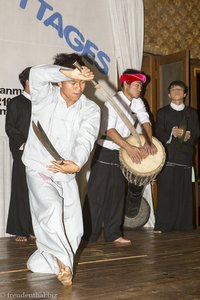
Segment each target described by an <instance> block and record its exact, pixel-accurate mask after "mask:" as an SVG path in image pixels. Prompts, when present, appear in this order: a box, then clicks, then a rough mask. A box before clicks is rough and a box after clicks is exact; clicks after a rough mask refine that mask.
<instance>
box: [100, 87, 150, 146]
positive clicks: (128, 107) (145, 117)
mask: <svg viewBox="0 0 200 300" xmlns="http://www.w3.org/2000/svg"><path fill="white" fill-rule="evenodd" d="M113 99H114V101H115V102H116V103H117V105H118V106H119V107H120V108H121V110H122V111H123V113H124V114H125V115H126V117H127V118H128V119H129V120H130V122H131V123H132V124H135V122H136V119H138V121H139V124H138V126H137V127H136V130H137V132H138V133H141V132H142V128H141V125H142V124H144V123H147V122H148V123H150V120H149V114H148V113H147V111H146V108H145V105H144V102H143V100H142V99H141V98H137V99H136V98H133V99H132V101H130V100H129V99H128V98H127V97H126V96H125V95H124V93H123V92H122V91H120V92H118V93H117V94H116V95H115V96H114V97H113ZM111 128H115V129H116V130H117V132H118V133H119V134H120V135H121V136H122V137H124V138H126V137H128V136H129V135H130V131H129V129H128V128H127V127H126V125H125V124H124V122H123V121H122V120H121V118H120V117H119V116H118V114H117V112H116V111H115V110H114V108H113V107H112V105H111V104H110V103H109V102H106V103H105V105H104V108H103V111H102V121H101V129H100V137H102V136H104V135H105V132H106V131H107V130H108V129H111ZM97 143H98V144H99V145H101V146H103V147H106V148H108V149H111V150H118V149H119V148H120V147H119V146H118V145H117V144H115V143H114V142H113V141H111V140H108V139H106V140H105V139H102V138H100V139H99V140H98V141H97Z"/></svg>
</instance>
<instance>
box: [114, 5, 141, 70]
mask: <svg viewBox="0 0 200 300" xmlns="http://www.w3.org/2000/svg"><path fill="white" fill-rule="evenodd" d="M109 9H110V17H111V24H112V31H113V36H114V48H115V56H116V60H117V66H118V72H119V74H121V73H122V72H123V71H124V70H125V69H127V68H133V69H139V70H140V68H141V65H142V56H143V40H144V8H143V0H109Z"/></svg>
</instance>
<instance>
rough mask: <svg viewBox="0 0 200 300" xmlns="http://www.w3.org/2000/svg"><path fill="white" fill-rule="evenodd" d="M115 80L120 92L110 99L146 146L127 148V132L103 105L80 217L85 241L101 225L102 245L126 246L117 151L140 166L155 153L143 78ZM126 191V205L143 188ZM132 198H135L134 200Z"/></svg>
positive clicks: (127, 75) (130, 73) (128, 75)
mask: <svg viewBox="0 0 200 300" xmlns="http://www.w3.org/2000/svg"><path fill="white" fill-rule="evenodd" d="M119 80H120V82H121V85H122V91H120V92H118V93H117V94H116V95H115V96H114V97H113V99H114V101H115V102H116V104H117V105H118V106H119V107H120V108H121V110H122V111H123V112H124V114H125V115H126V116H127V118H128V119H129V120H130V122H131V123H132V124H135V123H136V122H138V123H139V124H140V125H141V127H140V128H143V130H144V131H145V132H146V135H147V137H148V142H146V143H145V144H144V146H143V147H135V146H132V145H130V144H129V143H128V142H127V141H126V138H127V137H128V136H129V135H130V131H129V129H128V128H127V127H126V125H125V124H124V123H123V121H122V120H121V118H120V117H119V116H118V114H117V113H116V111H115V110H114V109H113V107H112V106H111V105H110V103H108V102H106V103H105V105H104V108H103V112H102V123H101V129H100V139H99V140H98V141H97V147H96V150H95V153H94V157H93V161H92V167H91V174H90V178H89V182H88V195H87V198H86V201H85V204H84V210H83V212H84V214H83V215H84V221H85V222H84V225H85V238H86V239H89V240H90V241H91V242H94V241H96V240H97V239H98V237H99V235H100V233H101V229H102V225H103V227H104V239H105V240H106V241H108V242H115V243H118V244H125V245H126V244H127V245H128V244H130V243H131V241H130V240H128V239H125V238H123V235H122V231H121V226H122V224H123V212H124V200H125V193H126V190H125V187H126V184H125V183H126V182H125V178H124V176H123V174H122V171H121V169H120V165H119V148H120V147H121V148H124V149H125V150H126V151H127V153H128V155H129V156H130V157H131V159H132V161H133V162H135V163H137V164H139V163H141V160H142V159H143V158H145V157H146V156H147V155H148V154H155V153H156V152H157V149H156V147H155V146H154V145H153V144H152V143H151V138H152V127H151V123H150V120H149V114H148V113H147V111H146V108H145V105H144V103H143V101H142V99H141V98H139V97H140V93H141V90H142V85H143V83H145V81H146V76H145V75H144V74H142V73H140V72H139V71H137V70H133V69H127V70H126V71H124V73H123V74H122V75H121V76H120V78H119ZM135 125H136V124H135ZM136 130H138V128H136ZM129 189H131V195H133V196H132V197H131V199H128V202H129V200H130V202H132V201H141V198H142V192H143V187H137V186H134V185H129ZM135 195H137V197H135V198H134V196H135ZM128 206H129V204H128ZM88 210H89V212H88ZM89 214H90V215H89ZM89 219H90V220H89ZM89 221H90V222H91V223H90V222H89Z"/></svg>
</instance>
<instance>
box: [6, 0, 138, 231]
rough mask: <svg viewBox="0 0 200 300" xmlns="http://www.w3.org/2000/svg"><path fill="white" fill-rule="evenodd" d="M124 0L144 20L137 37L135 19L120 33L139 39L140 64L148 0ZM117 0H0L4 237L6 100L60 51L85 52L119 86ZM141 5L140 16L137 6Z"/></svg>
mask: <svg viewBox="0 0 200 300" xmlns="http://www.w3.org/2000/svg"><path fill="white" fill-rule="evenodd" d="M120 1H121V4H126V6H127V8H126V10H127V11H128V14H129V16H127V22H128V18H129V17H131V19H134V16H137V17H135V18H136V21H137V22H139V23H138V24H137V26H136V27H135V28H137V37H136V36H135V35H131V34H130V32H132V28H131V26H132V24H130V25H131V26H129V30H130V32H127V28H128V25H127V28H126V30H125V29H124V30H123V26H124V25H123V26H121V27H120V28H121V31H120V34H123V36H124V35H126V34H128V35H129V36H130V37H131V36H132V38H133V39H135V44H137V42H138V47H136V48H137V51H138V49H139V52H138V53H139V55H140V56H139V57H140V58H139V59H138V53H137V55H135V56H134V53H133V52H131V53H133V56H134V57H135V58H136V59H135V64H134V63H133V65H131V66H130V67H138V66H140V65H141V58H142V52H143V49H142V45H143V1H142V0H131V1H130V0H120ZM117 2H118V0H101V1H99V0H71V1H70V0H0V23H1V24H0V49H1V56H0V65H1V72H0V137H1V140H0V143H3V144H2V145H1V151H2V152H1V157H0V166H1V170H2V172H1V176H3V178H1V181H0V184H1V186H0V188H1V194H0V212H1V213H0V214H2V216H1V215H0V220H2V221H0V222H3V223H0V236H3V235H4V231H5V224H6V216H7V211H8V206H9V197H10V165H11V157H10V155H8V153H7V151H8V139H7V137H6V133H5V115H6V105H7V102H8V101H9V99H10V98H12V97H14V96H16V95H18V94H19V93H20V92H21V89H22V87H21V85H20V83H19V80H18V75H19V73H20V72H21V71H22V70H23V69H25V68H26V67H28V66H33V65H37V64H46V63H47V64H48V63H51V62H52V61H53V57H54V55H55V54H57V53H59V52H66V53H72V52H76V53H78V54H80V55H84V56H88V55H90V57H92V58H93V59H92V60H89V61H88V63H89V66H90V67H91V68H92V70H93V71H94V72H95V79H96V80H98V81H100V82H101V84H102V85H103V86H104V87H106V89H108V90H109V91H114V90H116V85H117V75H118V72H117V60H118V59H120V57H119V56H120V52H119V50H118V51H117V52H116V49H119V48H120V47H117V45H116V43H117V39H116V34H117V32H115V23H113V22H115V20H114V19H113V17H112V9H111V8H112V5H114V4H115V5H117ZM136 4H137V7H138V9H139V10H138V11H139V14H140V16H141V17H140V18H139V17H138V14H137V11H135V9H136V7H135V5H136ZM126 6H124V7H126ZM131 12H132V13H131ZM118 13H119V14H120V12H118ZM118 25H120V24H118ZM139 31H140V35H138V32H139ZM114 36H115V39H114ZM118 40H120V39H118ZM137 40H138V41H137ZM124 43H126V42H124ZM124 47H125V49H126V53H127V51H129V52H130V51H131V49H129V45H126V44H124ZM116 53H117V56H116ZM123 59H124V60H125V57H124V58H123ZM133 60H134V59H133ZM87 86H88V87H87V89H86V91H85V94H86V95H87V96H88V98H90V99H94V100H95V101H96V102H97V103H98V104H100V101H99V100H98V98H99V97H100V98H101V96H100V95H99V94H97V95H96V92H95V90H94V89H93V87H92V85H91V84H88V85H87ZM111 93H113V92H111ZM100 98H99V99H100ZM101 100H106V99H101ZM5 151H6V152H5ZM5 168H6V170H4V169H5ZM5 185H6V186H5Z"/></svg>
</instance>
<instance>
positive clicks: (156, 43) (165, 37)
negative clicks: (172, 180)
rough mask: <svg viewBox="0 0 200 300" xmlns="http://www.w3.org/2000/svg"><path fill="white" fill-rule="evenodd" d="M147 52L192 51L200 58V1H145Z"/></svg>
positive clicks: (145, 45) (194, 55)
mask: <svg viewBox="0 0 200 300" xmlns="http://www.w3.org/2000/svg"><path fill="white" fill-rule="evenodd" d="M144 13H145V37H144V52H149V53H153V54H162V55H167V54H172V53H176V52H180V51H182V50H185V49H189V50H190V58H194V59H200V1H199V0H190V1H186V0H144Z"/></svg>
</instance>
